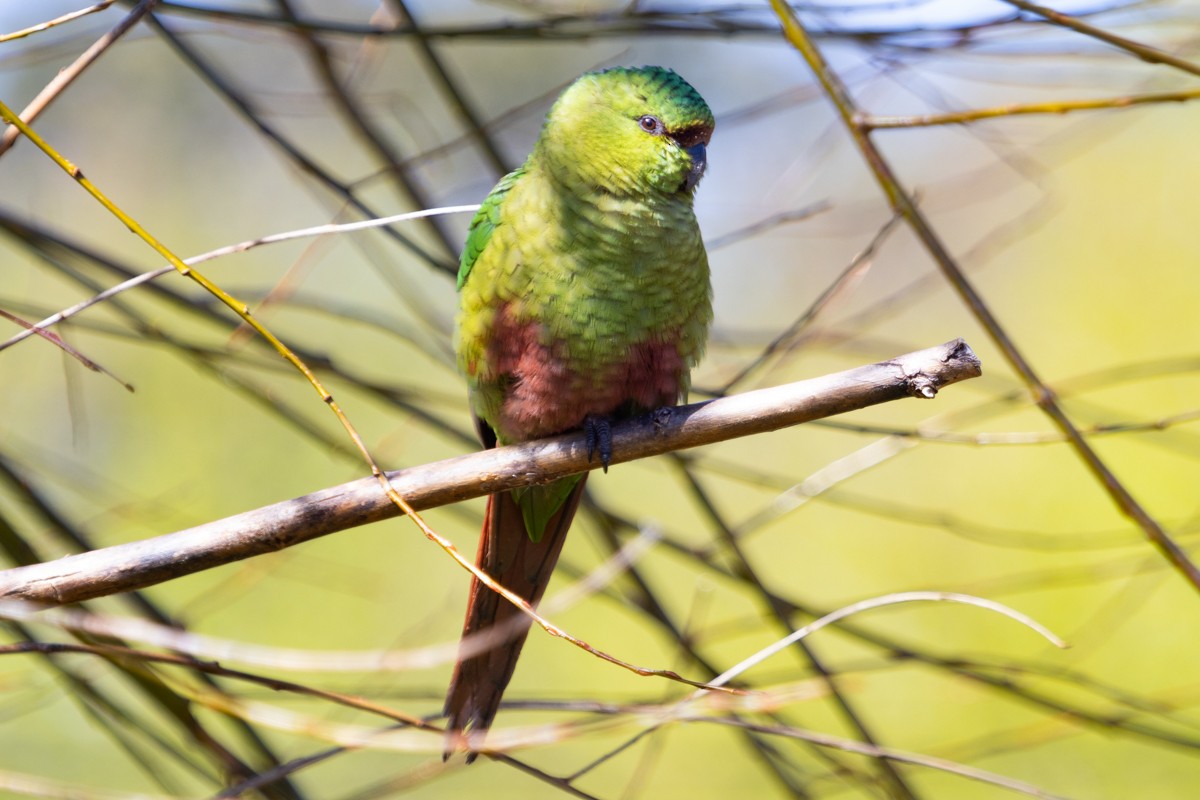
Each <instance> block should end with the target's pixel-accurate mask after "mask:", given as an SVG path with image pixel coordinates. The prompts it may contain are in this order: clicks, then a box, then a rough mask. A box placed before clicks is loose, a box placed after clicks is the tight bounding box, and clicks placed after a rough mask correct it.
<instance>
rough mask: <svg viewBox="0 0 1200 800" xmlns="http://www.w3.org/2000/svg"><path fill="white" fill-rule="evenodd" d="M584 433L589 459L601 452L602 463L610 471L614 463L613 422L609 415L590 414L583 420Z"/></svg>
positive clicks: (606, 470)
mask: <svg viewBox="0 0 1200 800" xmlns="http://www.w3.org/2000/svg"><path fill="white" fill-rule="evenodd" d="M583 434H584V437H585V438H586V440H587V449H588V461H591V460H592V457H593V456H594V455H596V454H597V453H599V455H600V463H601V464H602V465H603V466H604V471H605V472H608V465H609V464H610V463H612V422H611V421H610V420H609V418H608V417H601V416H597V415H595V414H589V415H588V416H587V418H586V419H584V421H583Z"/></svg>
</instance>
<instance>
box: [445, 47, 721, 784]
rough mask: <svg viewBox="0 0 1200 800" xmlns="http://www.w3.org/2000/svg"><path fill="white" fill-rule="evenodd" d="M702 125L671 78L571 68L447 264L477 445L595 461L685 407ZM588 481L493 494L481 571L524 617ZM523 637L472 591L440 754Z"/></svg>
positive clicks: (703, 110) (701, 298)
mask: <svg viewBox="0 0 1200 800" xmlns="http://www.w3.org/2000/svg"><path fill="white" fill-rule="evenodd" d="M713 125H714V121H713V115H712V112H711V111H710V110H709V108H708V105H707V104H706V103H705V102H704V99H703V98H702V97H701V96H700V95H699V93H698V92H697V91H696V90H695V89H693V88H692V87H691V85H689V84H688V83H687V82H686V81H684V80H683V78H681V77H679V75H677V74H676V73H674V72H673V71H671V70H669V69H664V68H662V67H639V68H614V69H607V70H602V71H599V72H590V73H586V74H584V75H582V76H580V77H579V78H578V79H577V80H576V81H575V82H574V83H572V84H571V85H570V86H569V87H568V88H567V89H566V90H565V91H564V92H563V94H562V95H561V96H560V97H559V99H558V100H557V101H556V102H555V103H554V105H553V107H552V108H551V110H550V112H549V114H548V115H547V117H546V121H545V124H544V126H543V127H542V131H541V134H540V135H539V137H538V139H537V142H536V144H535V145H534V148H533V151H532V153H531V154H530V155H529V158H528V159H527V160H526V161H525V164H524V165H523V166H521V167H520V168H518V169H516V170H515V171H513V172H511V173H509V174H508V175H506V176H505V177H504V178H503V179H502V180H501V181H500V182H499V183H498V184H497V185H496V187H495V188H494V189H493V190H492V191H491V193H490V194H489V195H488V197H487V199H486V200H485V201H484V203H483V206H482V207H481V208H480V209H479V211H478V212H477V213H476V215H475V217H474V219H473V220H472V222H471V225H470V229H469V232H468V234H467V241H466V245H465V247H464V249H463V253H462V258H461V263H460V268H459V273H458V288H459V291H460V295H461V297H460V299H461V303H460V311H459V315H458V321H457V335H456V343H455V344H456V351H457V358H458V368H459V370H460V371H461V372H462V374H463V375H464V376H465V377H466V380H467V384H468V390H469V397H470V403H471V410H472V413H473V414H474V416H475V419H476V425H477V428H478V429H479V433H480V437H481V439H482V440H483V443H484V445H485V446H487V447H494V446H496V445H497V444H510V443H514V442H523V441H527V440H530V439H537V438H540V437H544V436H549V435H552V434H557V433H562V432H565V431H570V430H574V429H579V428H581V427H585V426H587V427H588V428H589V436H592V435H595V436H596V437H597V438H598V439H599V450H600V453H601V458H602V460H604V462H605V465H606V466H607V459H608V456H609V454H610V453H611V450H610V449H607V448H609V447H610V444H609V442H608V441H607V430H608V427H607V422H608V421H609V420H612V419H614V418H623V417H628V416H632V415H636V414H640V413H644V412H647V411H653V410H655V409H658V408H662V407H665V406H673V405H676V404H677V403H679V402H680V400H681V399H682V398H683V397H685V396H686V393H687V390H688V384H689V379H690V372H691V369H692V367H693V366H695V364H696V362H697V361H699V359H700V357H701V355H702V354H703V351H704V346H705V341H706V339H707V336H708V328H709V325H710V323H711V321H712V289H711V286H710V281H709V270H708V258H707V256H706V254H705V251H704V244H703V241H702V240H701V237H700V229H699V227H698V226H697V223H696V217H695V214H694V213H693V209H692V198H693V195H694V193H695V190H696V184H697V183H698V182H699V180H700V178H701V176H702V175H703V174H704V169H705V163H706V160H705V148H706V146H707V145H708V143H709V139H710V138H711V136H712V132H713ZM585 479H586V475H582V476H573V477H570V478H564V479H560V480H557V481H554V482H552V483H549V484H546V485H543V486H533V487H529V488H525V489H517V490H513V491H510V492H505V493H502V494H496V495H492V496H491V497H490V498H489V499H488V504H487V513H486V518H485V520H484V526H483V534H482V538H481V540H480V544H479V554H478V564H479V566H480V567H481V568H482V569H483V570H484V571H485V572H487V573H488V574H489V575H491V576H492V577H493V578H495V579H496V580H497V581H499V582H500V583H501V584H502V585H503V586H505V587H507V588H508V589H510V590H512V591H513V592H516V593H517V594H519V595H521V596H522V597H524V598H525V599H526V600H528V601H529V602H530V603H531V604H533V605H536V604H537V603H538V602H539V601H540V600H541V597H542V594H543V593H544V591H545V589H546V584H547V583H548V582H549V579H550V573H551V571H552V570H553V569H554V564H555V562H556V561H557V560H558V556H559V552H560V551H561V550H562V545H563V540H564V539H565V537H566V532H567V528H568V527H569V526H570V524H571V518H572V517H573V516H574V515H575V510H576V508H577V507H578V505H579V499H580V496H581V494H582V492H583V486H584V482H585ZM529 624H530V623H529V620H528V618H527V617H526V616H525V615H524V614H522V613H521V612H520V611H518V610H517V609H516V608H515V607H513V606H512V604H511V603H509V602H508V601H506V600H504V599H503V598H501V597H500V596H499V595H498V594H496V593H495V592H493V591H491V590H490V589H488V588H486V587H485V586H483V585H482V584H481V583H480V582H479V581H478V580H472V582H471V593H470V599H469V601H468V609H467V618H466V622H465V624H464V626H463V641H462V644H461V645H460V652H459V659H458V663H457V664H456V665H455V669H454V676H453V678H452V679H451V682H450V688H449V691H448V692H447V695H446V706H445V714H446V716H447V718H448V726H447V732H448V743H447V748H448V749H447V753H446V756H447V757H449V755H450V754H451V752H452V750H453V748H454V747H455V745H456V742H457V741H458V735H459V734H461V733H463V732H465V731H472V732H474V734H475V735H479V734H482V732H483V731H486V730H487V729H488V727H490V725H491V723H492V720H493V718H494V717H495V716H496V710H497V709H498V708H499V705H500V697H501V695H502V694H503V692H504V689H505V687H506V686H507V685H508V682H509V679H510V678H511V677H512V674H513V668H514V667H515V666H516V661H517V656H518V655H519V653H520V651H521V647H522V645H523V644H524V642H525V637H526V635H527V634H528V632H529ZM482 631H491V632H492V633H493V634H494V635H493V636H490V637H488V636H485V637H480V636H476V634H479V633H480V632H482ZM484 639H487V641H484ZM473 744H474V745H476V746H477V745H478V742H474V743H473ZM475 755H476V754H475V752H470V753H468V755H467V758H468V761H470V760H473V759H474V757H475Z"/></svg>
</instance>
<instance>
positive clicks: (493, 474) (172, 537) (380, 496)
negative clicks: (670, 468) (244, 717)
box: [0, 339, 980, 604]
mask: <svg viewBox="0 0 1200 800" xmlns="http://www.w3.org/2000/svg"><path fill="white" fill-rule="evenodd" d="M979 375H980V364H979V359H978V358H977V357H976V356H975V354H974V352H972V351H971V348H970V347H969V346H967V344H966V342H964V341H962V340H961V339H956V340H955V341H952V342H947V343H946V344H943V345H939V346H937V347H931V348H928V349H926V350H919V351H917V352H914V353H909V354H907V355H903V356H899V357H898V358H894V359H891V360H889V361H882V362H880V363H877V364H870V365H868V366H863V367H857V368H855V369H851V370H847V371H845V372H839V373H836V374H833V375H826V376H824V377H821V378H813V379H811V380H806V381H800V382H799V383H791V384H787V385H785V386H776V387H773V388H770V389H760V390H757V391H753V392H745V393H743V394H738V395H733V396H730V397H724V398H720V399H718V400H712V401H709V402H707V403H696V404H693V405H688V406H680V407H678V408H675V409H671V410H670V411H669V412H659V413H657V414H655V415H653V419H651V418H650V417H643V418H639V419H634V420H630V421H628V422H623V423H621V424H618V425H614V426H613V429H612V442H613V458H612V463H613V464H619V463H621V462H624V461H632V460H634V459H638V458H645V457H646V456H652V455H658V454H660V453H666V452H670V451H673V450H682V449H684V448H688V447H698V446H700V445H704V444H712V443H714V442H720V441H724V440H727V439H733V438H737V437H740V436H749V435H750V434H755V433H765V432H767V431H773V430H778V429H780V428H785V427H788V426H791V425H797V424H799V423H802V422H810V421H812V420H815V419H820V418H822V417H828V416H832V415H834V414H840V413H842V412H845V411H852V410H854V409H857V408H865V407H866V406H871V405H876V404H879V403H884V402H887V401H889V400H897V399H899V398H901V397H923V398H932V397H933V396H934V395H935V394H936V393H937V390H938V389H939V388H941V387H943V386H947V385H949V384H952V383H956V382H958V381H961V380H966V379H968V378H974V377H977V376H979ZM596 466H598V465H597V464H596V463H595V461H591V460H589V458H588V453H587V445H586V444H585V442H584V437H583V434H568V435H564V436H557V437H554V438H551V439H542V440H539V441H536V442H528V443H525V444H521V445H514V446H512V447H501V448H497V449H494V450H485V451H482V452H478V453H471V454H470V455H465V456H459V457H457V458H450V459H446V460H445V461H438V462H435V463H432V464H425V465H422V466H419V467H411V468H409V469H404V470H399V471H397V472H392V473H389V478H390V480H391V482H392V485H393V486H394V487H395V489H396V491H397V492H399V494H400V495H401V496H402V497H404V498H405V499H406V500H407V501H408V502H409V503H410V504H411V505H412V507H413V508H414V509H415V510H418V511H420V510H422V509H427V508H433V507H435V506H441V505H446V504H449V503H456V502H458V501H460V500H467V499H470V498H473V497H480V496H481V495H485V494H491V493H493V492H498V491H502V490H505V489H512V488H514V487H517V486H524V485H527V484H531V483H543V482H546V481H549V480H553V479H554V478H558V477H562V476H564V475H571V474H574V473H578V472H585V471H587V470H589V469H593V468H595V467H596ZM398 514H399V510H398V509H397V508H396V506H395V505H393V504H392V503H391V501H389V500H388V498H387V497H386V496H385V494H384V492H383V490H382V488H381V487H380V484H379V482H378V481H376V480H375V479H374V478H362V479H359V480H356V481H352V482H350V483H346V484H342V485H341V486H334V487H332V488H329V489H323V490H321V491H319V492H313V493H312V494H308V495H304V496H303V497H297V498H294V499H292V500H285V501H283V502H281V503H275V504H274V505H270V506H265V507H263V508H258V509H255V510H253V511H247V512H246V513H244V514H238V515H237V516H233V517H228V518H226V519H221V520H216V521H214V522H208V523H205V524H203V525H198V526H196V527H195V528H189V529H187V530H183V531H178V532H176V533H170V534H166V535H164V536H157V537H154V538H153V539H146V540H143V541H140V542H130V543H128V544H121V545H115V546H113V547H106V548H104V549H102V550H93V551H92V552H89V553H80V554H78V555H71V556H66V557H65V558H61V559H58V560H57V561H51V562H48V563H45V564H34V565H31V566H26V567H17V568H15V569H9V570H5V571H2V572H0V598H14V599H16V598H19V599H22V600H29V601H33V602H39V603H47V604H62V603H73V602H78V601H80V600H87V599H90V598H94V597H101V596H104V595H109V594H115V593H117V592H126V591H130V590H133V589H140V588H142V587H144V586H151V585H153V584H156V583H162V582H163V581H167V580H170V579H172V578H177V577H180V576H182V575H189V574H191V573H194V572H199V571H201V570H205V569H209V568H210V567H216V566H220V565H222V564H229V563H232V562H234V561H239V560H241V559H244V558H249V557H251V556H256V555H259V554H262V553H272V552H275V551H277V550H282V549H284V548H285V547H291V546H293V545H296V544H300V543H301V542H306V541H308V540H310V539H315V538H317V537H318V536H325V535H327V534H330V533H335V532H337V531H340V530H345V529H346V528H353V527H355V526H357V525H365V524H366V523H368V522H377V521H379V520H383V519H388V518H389V517H394V516H397V515H398Z"/></svg>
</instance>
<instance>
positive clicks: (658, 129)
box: [638, 114, 663, 136]
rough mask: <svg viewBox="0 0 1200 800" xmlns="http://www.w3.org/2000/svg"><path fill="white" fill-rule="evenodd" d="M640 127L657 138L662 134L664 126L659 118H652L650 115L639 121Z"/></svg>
mask: <svg viewBox="0 0 1200 800" xmlns="http://www.w3.org/2000/svg"><path fill="white" fill-rule="evenodd" d="M638 125H640V126H642V130H644V131H645V132H646V133H652V134H654V135H655V136H658V135H660V134H662V132H663V124H662V120H660V119H659V118H658V117H652V116H650V115H649V114H647V115H646V116H644V117H642V118H641V119H639V120H638Z"/></svg>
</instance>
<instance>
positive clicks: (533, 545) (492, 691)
mask: <svg viewBox="0 0 1200 800" xmlns="http://www.w3.org/2000/svg"><path fill="white" fill-rule="evenodd" d="M586 477H587V476H586V475H585V476H584V479H583V480H580V481H579V483H578V485H577V486H575V488H574V489H573V490H572V491H571V494H570V496H568V497H567V499H566V501H565V502H564V503H563V505H562V507H561V508H560V509H559V510H558V511H557V512H556V513H555V514H554V516H552V517H551V518H550V521H549V523H548V524H547V525H546V531H545V533H544V534H542V538H541V540H540V541H537V542H535V541H533V540H532V539H530V538H529V534H528V533H526V530H525V521H524V519H523V518H522V516H521V509H520V507H519V506H518V505H517V503H516V501H515V500H513V498H512V496H511V495H510V494H509V493H508V492H504V493H503V494H495V495H492V496H490V497H489V498H488V505H487V514H486V516H485V517H484V523H483V535H482V536H481V537H480V540H479V554H478V556H477V557H476V563H477V564H478V565H479V566H480V567H481V568H482V569H483V571H484V572H486V573H488V574H489V575H491V576H492V577H493V578H495V579H496V580H497V581H499V582H500V584H501V585H502V586H504V587H505V588H506V589H510V590H511V591H513V592H515V593H517V594H519V595H520V596H521V597H523V598H525V599H526V600H527V601H529V603H530V604H531V605H534V606H536V605H537V604H538V602H540V601H541V599H542V595H543V594H545V591H546V585H547V584H548V583H549V582H550V573H551V572H553V571H554V565H555V563H557V562H558V555H559V553H560V552H562V546H563V541H564V540H565V539H566V538H567V529H568V528H570V527H571V520H572V518H574V516H575V511H576V509H577V508H578V507H579V498H580V497H581V496H582V495H583V487H584V484H585V483H586V482H587V481H586ZM530 624H531V621H530V619H529V617H527V616H525V615H524V614H523V613H521V612H520V611H519V610H517V608H516V607H515V606H513V604H512V603H510V602H508V601H507V600H505V599H504V598H502V597H501V596H500V595H498V594H496V593H495V592H493V591H492V590H490V589H488V588H487V587H486V586H484V585H483V584H482V583H480V582H479V580H478V579H473V580H472V581H471V594H470V598H469V599H468V601H467V619H466V622H465V623H464V624H463V638H462V640H461V642H460V644H459V655H458V663H456V664H455V665H454V677H453V678H451V679H450V689H449V690H448V691H447V692H446V707H445V714H446V717H447V720H448V721H447V728H446V732H447V745H446V753H445V755H444V757H445V758H449V757H450V755H451V754H452V753H453V752H454V750H455V747H456V740H457V739H458V737H459V735H460V734H462V733H463V732H464V731H467V730H468V729H469V730H471V731H473V732H474V733H476V734H482V733H483V732H484V731H486V730H487V729H488V728H489V727H491V724H492V720H493V719H494V718H495V716H496V711H497V709H499V707H500V697H501V696H502V695H503V694H504V689H505V687H506V686H508V682H509V680H510V679H511V678H512V674H513V669H514V668H515V667H516V665H517V656H519V655H520V654H521V647H522V646H523V645H524V644H525V637H526V636H527V635H528V634H529V626H530ZM475 756H476V753H473V752H472V753H468V754H467V763H470V762H472V761H474V760H475Z"/></svg>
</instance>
